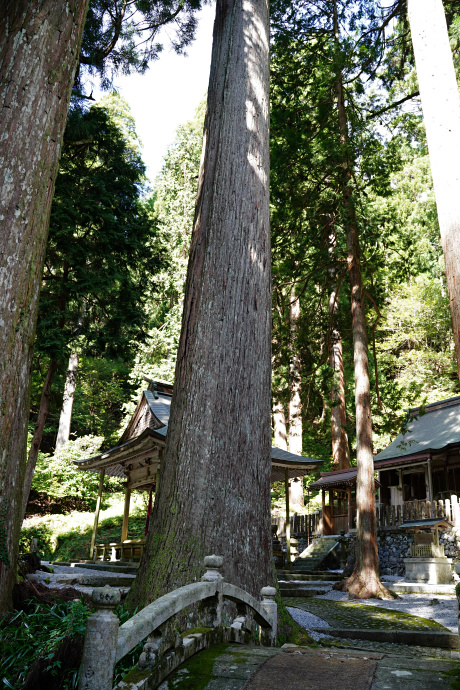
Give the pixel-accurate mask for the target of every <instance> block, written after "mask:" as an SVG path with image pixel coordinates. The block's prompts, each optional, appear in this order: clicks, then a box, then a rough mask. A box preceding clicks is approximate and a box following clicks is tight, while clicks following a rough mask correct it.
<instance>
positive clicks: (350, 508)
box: [347, 484, 353, 531]
mask: <svg viewBox="0 0 460 690" xmlns="http://www.w3.org/2000/svg"><path fill="white" fill-rule="evenodd" d="M347 491H348V531H350V530H351V529H352V527H353V506H352V503H351V486H350V484H349V485H348V487H347Z"/></svg>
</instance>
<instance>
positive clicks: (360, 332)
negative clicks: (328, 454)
mask: <svg viewBox="0 0 460 690" xmlns="http://www.w3.org/2000/svg"><path fill="white" fill-rule="evenodd" d="M333 13H334V14H333V16H334V36H335V41H336V53H337V56H338V57H337V81H336V90H337V107H338V118H339V130H340V142H341V145H342V147H343V152H344V161H343V166H342V170H343V175H342V181H341V185H342V199H343V208H344V214H345V225H346V228H347V264H348V275H349V279H350V289H351V313H352V328H353V359H354V375H355V407H356V459H357V468H358V472H357V478H356V512H357V515H356V564H355V568H354V570H353V573H352V574H351V576H350V577H349V578H348V579H347V580H345V581H344V582H343V584H342V583H341V587H340V588H341V589H344V590H348V593H349V596H351V597H356V598H360V599H367V598H370V597H375V598H378V599H383V598H392V597H391V595H390V594H389V593H388V591H387V590H386V589H385V587H384V586H383V585H382V584H381V582H380V578H379V554H378V547H377V525H376V514H375V481H374V457H373V449H372V417H371V395H370V380H369V357H368V343H367V324H366V314H365V310H364V304H363V279H362V273H361V261H360V247H359V236H358V225H357V221H356V211H355V205H354V200H353V191H352V190H353V187H352V163H351V159H350V153H349V141H348V119H347V112H346V108H345V98H344V89H343V82H342V71H341V68H340V35H339V23H338V17H337V3H336V0H334V4H333Z"/></svg>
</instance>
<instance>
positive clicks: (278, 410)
mask: <svg viewBox="0 0 460 690" xmlns="http://www.w3.org/2000/svg"><path fill="white" fill-rule="evenodd" d="M273 427H274V429H273V431H274V436H275V446H276V447H277V448H281V450H287V432H286V415H285V413H284V405H283V404H282V403H280V402H276V403H275V404H274V405H273Z"/></svg>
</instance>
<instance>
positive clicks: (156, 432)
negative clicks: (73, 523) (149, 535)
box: [74, 382, 322, 560]
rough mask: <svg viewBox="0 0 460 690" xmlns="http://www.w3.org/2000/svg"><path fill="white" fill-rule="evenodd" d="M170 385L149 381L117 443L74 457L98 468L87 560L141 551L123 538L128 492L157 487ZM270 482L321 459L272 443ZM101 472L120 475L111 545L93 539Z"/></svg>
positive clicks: (313, 465)
mask: <svg viewBox="0 0 460 690" xmlns="http://www.w3.org/2000/svg"><path fill="white" fill-rule="evenodd" d="M172 392H173V388H172V386H171V385H170V384H166V383H160V382H152V383H151V384H150V385H149V390H145V391H143V393H142V396H141V399H140V401H139V403H138V406H137V408H136V411H135V412H134V414H133V416H132V418H131V420H130V422H129V424H128V426H127V427H126V430H125V432H124V433H123V435H122V437H121V439H120V443H119V445H117V446H115V447H114V448H110V449H109V450H107V451H104V452H103V453H101V454H100V455H96V456H95V457H92V458H88V459H86V460H80V461H77V460H75V461H74V463H75V465H76V466H77V468H78V469H79V470H84V471H89V472H99V475H100V480H99V493H98V499H97V504H96V513H95V518H94V528H93V534H92V538H91V546H90V559H93V560H96V559H98V558H101V559H102V560H106V559H107V558H110V560H132V559H137V558H139V557H140V556H141V555H142V551H143V546H144V543H145V542H144V540H135V541H134V540H133V541H130V540H128V524H129V507H130V498H131V492H132V491H133V490H136V491H149V492H150V491H151V489H152V487H153V488H154V490H156V487H157V486H158V484H159V482H160V477H161V465H162V461H163V450H164V446H165V442H166V434H167V431H168V422H169V413H170V407H171V398H172ZM271 459H272V473H271V482H275V481H285V482H287V481H288V480H289V479H291V478H294V477H301V476H303V475H305V474H309V473H310V472H313V471H314V470H316V469H317V468H318V467H319V466H320V465H321V463H322V460H315V459H313V458H306V457H303V456H300V455H296V454H294V453H289V452H288V451H285V450H281V449H280V448H274V447H272V453H271ZM105 475H109V476H112V477H125V478H126V484H125V505H124V513H123V525H122V530H121V539H120V542H118V543H113V544H96V536H97V527H98V522H99V512H100V507H101V496H102V490H103V484H104V477H105Z"/></svg>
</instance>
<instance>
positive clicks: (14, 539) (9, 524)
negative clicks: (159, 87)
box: [0, 0, 87, 611]
mask: <svg viewBox="0 0 460 690" xmlns="http://www.w3.org/2000/svg"><path fill="white" fill-rule="evenodd" d="M86 7H87V2H86V0H68V2H62V0H23V1H22V2H17V1H16V0H6V2H2V3H1V6H0V84H1V87H0V131H1V132H2V142H1V148H0V170H1V173H0V175H1V180H2V183H1V187H2V190H3V198H2V211H1V215H0V231H1V247H2V253H1V264H0V324H1V329H0V349H1V352H2V358H3V365H2V367H1V371H0V491H1V496H0V611H5V610H7V609H9V608H10V606H11V603H12V602H11V591H12V587H13V584H14V579H15V576H16V561H17V554H18V543H19V529H20V525H21V517H22V515H21V507H22V486H23V482H24V472H25V465H26V442H27V422H28V415H29V388H30V369H31V365H32V354H33V341H34V334H35V324H36V320H37V309H38V293H39V287H40V280H41V277H42V269H43V261H44V258H45V248H46V238H47V233H48V220H49V215H50V210H51V201H52V198H53V189H54V180H55V177H56V171H57V165H58V158H59V151H60V147H61V143H62V137H63V135H64V129H65V122H66V116H67V108H68V105H69V100H70V92H71V88H72V84H73V81H74V76H75V72H76V68H77V64H78V56H79V49H80V42H81V36H82V31H83V24H84V19H85V14H86Z"/></svg>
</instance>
